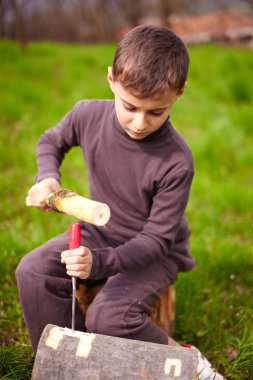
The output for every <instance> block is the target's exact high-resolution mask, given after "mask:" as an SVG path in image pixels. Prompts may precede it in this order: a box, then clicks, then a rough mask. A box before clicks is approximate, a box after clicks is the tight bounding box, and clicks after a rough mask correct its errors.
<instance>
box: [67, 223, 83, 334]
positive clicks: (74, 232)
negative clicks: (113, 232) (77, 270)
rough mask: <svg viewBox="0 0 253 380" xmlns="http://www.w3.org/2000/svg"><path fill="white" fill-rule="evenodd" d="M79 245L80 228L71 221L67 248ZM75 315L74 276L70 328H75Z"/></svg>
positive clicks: (73, 279)
mask: <svg viewBox="0 0 253 380" xmlns="http://www.w3.org/2000/svg"><path fill="white" fill-rule="evenodd" d="M80 245H81V228H80V224H79V223H72V224H71V225H70V230H69V249H75V248H79V247H80ZM75 315H76V277H72V318H71V328H72V331H74V330H75Z"/></svg>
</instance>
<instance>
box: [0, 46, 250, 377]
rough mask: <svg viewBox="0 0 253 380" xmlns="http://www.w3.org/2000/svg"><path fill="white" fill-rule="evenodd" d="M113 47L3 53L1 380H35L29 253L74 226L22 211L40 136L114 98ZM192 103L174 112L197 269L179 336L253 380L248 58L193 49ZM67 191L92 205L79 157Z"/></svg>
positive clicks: (180, 311)
mask: <svg viewBox="0 0 253 380" xmlns="http://www.w3.org/2000/svg"><path fill="white" fill-rule="evenodd" d="M113 52H114V46H112V45H110V46H109V45H96V46H74V45H73V46H64V45H54V44H48V43H40V44H39V43H38V44H31V45H29V46H28V48H27V51H26V52H25V53H22V52H21V51H20V49H19V46H18V45H16V44H15V43H11V42H1V43H0V57H1V59H0V88H1V92H0V142H1V149H0V184H1V194H2V196H1V202H0V215H1V224H0V231H1V235H0V244H1V254H0V273H1V276H0V344H1V346H0V379H20V380H21V379H22V380H25V379H29V378H30V373H31V367H32V363H33V356H32V353H31V347H30V343H29V339H28V336H27V332H26V329H25V326H24V322H23V318H22V311H21V308H20V305H19V302H18V291H17V286H16V281H15V275H14V272H15V267H16V266H17V264H18V262H19V261H20V259H21V258H22V257H23V255H24V254H25V253H27V252H29V251H30V250H31V249H32V248H33V247H35V246H37V245H39V244H41V243H42V242H44V241H46V240H47V239H49V238H50V237H53V236H54V235H55V234H58V233H60V232H62V231H65V230H66V229H68V225H69V223H70V221H73V219H72V218H71V217H67V216H66V217H64V218H63V217H62V216H61V215H58V214H56V213H54V214H52V213H49V214H48V213H42V212H40V211H39V210H36V209H30V208H29V209H28V208H26V207H25V197H26V193H27V190H28V189H29V187H30V186H31V185H32V184H33V181H34V176H35V174H36V160H35V151H36V144H37V141H38V138H39V136H40V134H41V133H42V132H43V131H44V130H45V129H47V128H49V127H51V126H53V125H55V124H56V123H57V122H58V121H59V120H60V119H61V117H62V116H63V115H64V114H65V113H66V112H67V111H68V110H69V109H70V108H72V106H73V105H74V103H75V102H76V101H78V100H80V99H81V98H111V97H112V94H111V92H110V90H109V87H108V85H107V82H106V73H107V66H108V65H110V64H111V61H112V57H113ZM190 55H191V69H190V75H189V81H188V87H187V90H186V92H185V95H184V96H183V97H182V99H180V101H179V102H178V103H177V104H176V106H175V109H174V110H173V113H172V121H173V124H174V125H175V126H176V127H177V128H178V130H179V131H180V132H181V133H182V134H183V135H184V136H185V137H186V139H187V140H188V142H189V144H190V146H191V148H192V150H193V153H194V156H195V165H196V175H195V179H194V183H193V187H192V192H191V199H190V203H189V206H188V209H187V214H188V218H189V220H190V224H191V230H192V239H191V246H192V252H193V254H194V256H195V257H196V260H197V267H196V268H195V269H194V270H193V271H192V272H190V273H187V274H180V276H179V278H178V282H177V284H176V293H177V322H176V333H175V338H176V339H177V340H179V341H180V342H185V341H187V342H189V343H192V344H194V345H196V346H198V347H199V348H200V349H201V350H202V351H203V352H204V353H205V355H206V356H207V357H208V358H209V359H210V360H211V361H212V362H213V364H214V365H215V366H216V367H217V368H218V369H219V370H220V371H221V372H222V373H223V374H225V375H226V376H227V379H230V380H232V379H236V380H250V379H253V329H252V327H253V323H252V321H253V297H252V289H253V276H252V270H253V239H252V225H251V223H252V222H253V207H252V206H253V172H252V168H253V132H252V127H253V124H252V120H253V82H252V72H253V53H252V51H250V50H246V49H243V48H231V47H225V46H215V45H208V46H200V47H194V48H190ZM62 174H63V182H62V183H63V186H64V187H70V188H74V189H76V190H77V191H78V192H80V193H81V194H83V195H86V196H88V195H89V186H88V182H87V175H86V172H85V170H84V168H83V161H82V156H81V154H80V151H79V150H78V149H77V148H75V149H73V150H72V151H71V152H70V153H69V154H68V156H67V157H66V159H65V161H64V163H63V166H62Z"/></svg>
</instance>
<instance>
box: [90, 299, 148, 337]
mask: <svg viewBox="0 0 253 380" xmlns="http://www.w3.org/2000/svg"><path fill="white" fill-rule="evenodd" d="M142 323H143V316H142V313H141V311H139V310H136V309H135V310H133V309H132V308H131V307H130V306H128V307H124V306H123V305H119V306H118V305H112V303H111V302H105V303H104V305H101V304H100V305H96V304H91V305H90V307H89V308H88V311H87V314H86V318H85V326H86V330H87V332H88V333H97V334H103V335H109V336H118V337H128V336H129V334H131V331H132V330H135V329H136V328H137V329H138V327H139V326H140V325H141V324H142Z"/></svg>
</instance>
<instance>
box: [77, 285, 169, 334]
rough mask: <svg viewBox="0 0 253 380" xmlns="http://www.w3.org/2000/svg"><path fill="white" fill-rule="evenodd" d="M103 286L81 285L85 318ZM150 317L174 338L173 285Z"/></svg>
mask: <svg viewBox="0 0 253 380" xmlns="http://www.w3.org/2000/svg"><path fill="white" fill-rule="evenodd" d="M103 285H104V282H103V281H99V282H98V281H96V282H95V281H94V282H93V281H90V282H87V283H85V284H80V285H79V287H78V290H77V299H78V303H79V306H80V308H81V310H82V312H83V314H84V316H85V315H86V312H87V309H88V307H89V305H90V304H91V303H92V301H93V299H94V298H95V296H96V294H97V293H98V292H99V291H100V290H101V288H102V287H103ZM150 316H151V318H152V320H153V321H154V322H155V323H156V324H157V325H158V326H160V327H161V328H162V330H164V331H165V332H166V333H167V335H168V336H170V337H172V336H173V333H174V326H175V289H174V286H173V285H170V286H169V287H168V288H167V289H165V290H164V292H163V293H162V294H161V296H160V297H159V298H157V300H156V301H155V303H154V306H153V309H152V311H151V314H150Z"/></svg>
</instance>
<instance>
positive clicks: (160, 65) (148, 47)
mask: <svg viewBox="0 0 253 380" xmlns="http://www.w3.org/2000/svg"><path fill="white" fill-rule="evenodd" d="M188 67H189V54H188V51H187V49H186V47H185V45H184V43H183V41H182V40H181V39H180V38H179V37H178V36H177V35H176V34H175V33H174V32H172V31H171V30H170V29H168V28H165V27H159V26H146V25H145V26H137V27H136V28H134V29H132V30H131V31H130V32H128V33H127V34H126V36H125V37H124V38H123V40H122V41H121V42H120V43H119V46H118V48H117V50H116V53H115V57H114V61H113V66H112V73H113V77H114V79H115V80H117V81H119V82H120V84H121V85H122V86H123V87H124V88H127V89H130V90H131V92H132V93H134V95H135V96H138V97H140V98H146V97H148V96H152V95H154V94H155V93H157V92H159V91H164V90H167V89H168V88H169V89H172V90H174V91H176V92H179V91H180V90H181V89H182V88H183V86H184V84H185V82H186V79H187V74H188Z"/></svg>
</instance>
